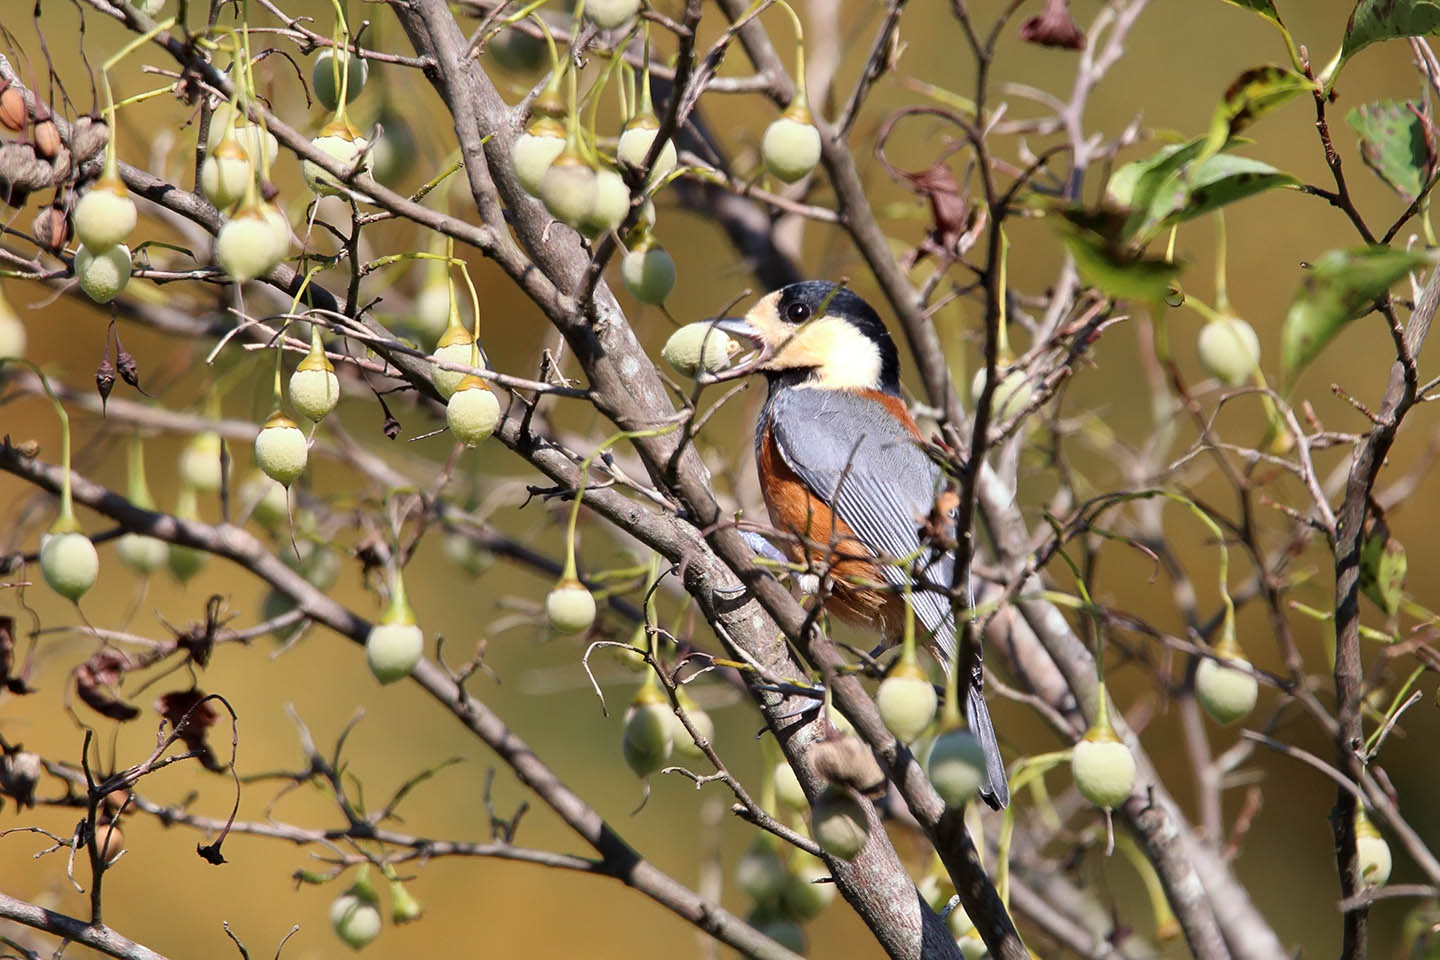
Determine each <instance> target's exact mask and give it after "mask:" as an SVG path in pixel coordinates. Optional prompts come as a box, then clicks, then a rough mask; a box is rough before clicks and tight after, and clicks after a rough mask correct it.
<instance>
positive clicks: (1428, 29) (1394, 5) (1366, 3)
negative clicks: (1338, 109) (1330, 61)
mask: <svg viewBox="0 0 1440 960" xmlns="http://www.w3.org/2000/svg"><path fill="white" fill-rule="evenodd" d="M1432 33H1440V0H1360V2H1359V3H1357V4H1355V9H1354V10H1353V11H1352V12H1351V13H1350V22H1349V23H1348V24H1346V25H1345V41H1344V42H1343V43H1342V44H1341V45H1340V62H1341V63H1342V64H1343V63H1344V62H1345V61H1347V60H1349V59H1350V58H1351V57H1353V56H1355V54H1357V53H1359V52H1360V51H1361V50H1363V49H1364V48H1365V47H1368V46H1370V44H1372V43H1377V42H1379V41H1381V40H1390V39H1392V38H1395V37H1424V36H1429V35H1430V34H1432Z"/></svg>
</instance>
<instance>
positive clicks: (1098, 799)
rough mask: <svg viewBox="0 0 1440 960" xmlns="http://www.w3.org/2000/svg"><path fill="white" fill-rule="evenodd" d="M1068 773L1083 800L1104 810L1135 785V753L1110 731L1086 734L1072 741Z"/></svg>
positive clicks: (1129, 791) (1127, 796)
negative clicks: (1101, 734)
mask: <svg viewBox="0 0 1440 960" xmlns="http://www.w3.org/2000/svg"><path fill="white" fill-rule="evenodd" d="M1070 774H1071V776H1073V777H1074V778H1075V786H1076V787H1077V788H1079V790H1080V794H1081V795H1082V796H1083V797H1084V798H1085V799H1086V800H1089V801H1090V802H1091V803H1093V804H1095V806H1097V807H1100V808H1101V809H1103V810H1114V809H1115V808H1116V807H1118V806H1120V805H1121V804H1122V803H1124V802H1125V801H1126V800H1127V799H1128V798H1129V796H1130V793H1131V791H1132V790H1134V789H1135V757H1134V755H1133V754H1132V753H1131V752H1130V748H1129V747H1127V746H1125V744H1123V743H1121V742H1120V741H1119V740H1116V739H1114V738H1113V735H1112V736H1111V737H1110V738H1108V739H1107V738H1104V737H1100V738H1097V739H1094V740H1091V739H1088V738H1087V739H1085V740H1081V741H1080V742H1079V743H1077V744H1075V752H1074V753H1073V754H1072V755H1071V757H1070Z"/></svg>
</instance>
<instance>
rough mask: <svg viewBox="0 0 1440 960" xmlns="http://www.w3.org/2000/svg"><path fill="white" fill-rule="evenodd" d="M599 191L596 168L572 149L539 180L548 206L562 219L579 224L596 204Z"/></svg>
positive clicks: (551, 213)
mask: <svg viewBox="0 0 1440 960" xmlns="http://www.w3.org/2000/svg"><path fill="white" fill-rule="evenodd" d="M597 194H598V186H597V184H596V177H595V170H594V168H592V167H591V166H590V164H588V163H586V162H585V160H584V159H582V158H581V157H579V156H578V155H576V154H573V153H569V152H566V153H562V154H560V156H558V157H556V158H555V162H554V163H552V164H550V169H549V170H546V171H545V177H544V179H543V180H541V181H540V199H541V200H544V201H545V209H546V210H549V211H550V215H551V216H552V217H554V218H555V219H556V220H559V221H560V222H561V223H566V224H569V225H570V226H572V227H573V226H578V225H579V224H580V222H581V221H582V220H583V219H584V218H585V216H586V214H588V213H589V212H590V211H591V210H592V209H593V208H594V206H595V198H596V196H597Z"/></svg>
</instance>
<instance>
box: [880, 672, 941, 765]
mask: <svg viewBox="0 0 1440 960" xmlns="http://www.w3.org/2000/svg"><path fill="white" fill-rule="evenodd" d="M938 704H939V698H938V697H936V696H935V687H934V686H933V685H932V684H931V683H930V679H929V678H928V677H926V676H925V671H924V670H922V669H920V665H919V664H918V663H916V662H915V659H914V655H913V652H912V654H911V656H910V657H909V658H908V659H907V658H905V657H904V656H902V657H901V659H900V660H898V661H896V663H895V666H894V667H892V668H891V670H890V673H889V674H888V675H887V676H886V677H885V679H884V680H883V681H882V682H881V683H880V688H879V689H878V690H876V691H875V706H876V707H877V708H879V710H880V719H881V720H883V721H885V727H886V729H888V730H889V731H890V732H891V733H893V734H895V738H896V739H897V740H899V741H900V742H901V743H905V744H910V743H914V742H915V741H916V740H918V739H919V738H920V735H921V734H923V733H924V732H925V731H926V730H927V729H928V728H929V727H930V724H931V723H933V722H934V720H935V709H936V707H937V706H938Z"/></svg>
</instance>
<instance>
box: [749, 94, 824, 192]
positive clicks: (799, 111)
mask: <svg viewBox="0 0 1440 960" xmlns="http://www.w3.org/2000/svg"><path fill="white" fill-rule="evenodd" d="M760 156H761V158H762V159H763V160H764V161H765V169H766V170H769V171H770V173H771V175H773V176H774V177H775V178H776V179H777V180H783V181H784V182H785V183H795V182H796V181H797V180H800V179H802V178H803V177H807V176H809V175H810V174H811V173H812V172H813V171H814V170H815V165H816V164H818V163H819V162H820V131H819V129H818V128H817V127H816V126H815V121H814V120H813V118H811V116H810V108H809V106H808V105H807V104H806V102H805V98H804V95H803V93H802V94H800V95H797V96H796V98H795V100H794V102H792V103H791V104H790V106H789V108H788V109H786V111H785V112H784V113H783V114H781V116H780V117H779V119H777V120H775V121H774V122H773V123H771V124H770V126H768V127H766V128H765V136H764V137H763V138H761V140H760Z"/></svg>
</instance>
